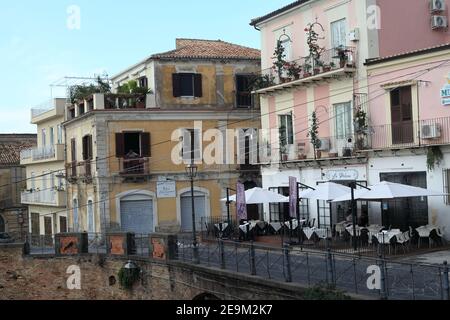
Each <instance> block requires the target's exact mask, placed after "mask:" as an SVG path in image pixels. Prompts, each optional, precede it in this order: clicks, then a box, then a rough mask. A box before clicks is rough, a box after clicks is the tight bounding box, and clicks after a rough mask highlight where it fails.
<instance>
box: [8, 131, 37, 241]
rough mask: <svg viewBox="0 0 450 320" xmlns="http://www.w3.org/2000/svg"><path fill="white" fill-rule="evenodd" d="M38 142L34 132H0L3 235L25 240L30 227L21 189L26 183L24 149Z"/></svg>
mask: <svg viewBox="0 0 450 320" xmlns="http://www.w3.org/2000/svg"><path fill="white" fill-rule="evenodd" d="M35 145H36V135H34V134H0V234H3V233H7V234H8V235H9V236H11V237H12V238H14V239H17V240H18V239H21V240H24V239H25V234H26V232H27V226H28V218H27V217H28V213H27V208H26V206H23V205H22V204H21V203H20V192H21V190H23V189H24V188H25V186H26V183H25V168H24V167H23V166H21V165H20V151H21V150H23V149H27V148H30V147H32V146H35Z"/></svg>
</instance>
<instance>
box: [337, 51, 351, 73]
mask: <svg viewBox="0 0 450 320" xmlns="http://www.w3.org/2000/svg"><path fill="white" fill-rule="evenodd" d="M350 52H351V51H350V50H348V49H347V48H345V47H344V46H340V47H337V48H336V56H337V58H339V63H340V67H341V68H344V67H345V65H346V64H347V61H348V54H349V53H350Z"/></svg>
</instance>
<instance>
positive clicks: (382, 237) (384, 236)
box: [375, 229, 403, 244]
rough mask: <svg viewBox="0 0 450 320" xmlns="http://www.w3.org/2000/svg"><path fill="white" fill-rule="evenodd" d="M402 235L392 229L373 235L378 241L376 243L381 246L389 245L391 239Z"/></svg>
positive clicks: (397, 230)
mask: <svg viewBox="0 0 450 320" xmlns="http://www.w3.org/2000/svg"><path fill="white" fill-rule="evenodd" d="M401 234H403V233H402V232H401V231H400V230H399V229H394V230H390V231H381V232H379V233H377V234H376V235H375V237H376V238H377V240H378V243H381V244H389V243H390V242H391V239H392V238H393V237H396V236H399V235H401Z"/></svg>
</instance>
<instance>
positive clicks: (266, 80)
mask: <svg viewBox="0 0 450 320" xmlns="http://www.w3.org/2000/svg"><path fill="white" fill-rule="evenodd" d="M273 85H275V81H274V80H273V77H272V76H271V75H269V74H265V75H257V76H254V77H252V79H251V80H250V85H249V87H250V88H251V89H252V90H254V91H256V90H260V89H264V88H268V87H271V86H273Z"/></svg>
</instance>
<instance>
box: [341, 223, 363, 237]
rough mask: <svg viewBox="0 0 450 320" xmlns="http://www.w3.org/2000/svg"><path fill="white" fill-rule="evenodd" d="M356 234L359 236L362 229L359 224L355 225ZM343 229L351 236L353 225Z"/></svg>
mask: <svg viewBox="0 0 450 320" xmlns="http://www.w3.org/2000/svg"><path fill="white" fill-rule="evenodd" d="M355 229H356V236H357V237H359V236H361V230H363V229H364V228H363V227H360V226H356V228H355ZM345 230H347V232H348V233H350V236H352V237H353V225H350V226H348V227H346V228H345Z"/></svg>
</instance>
